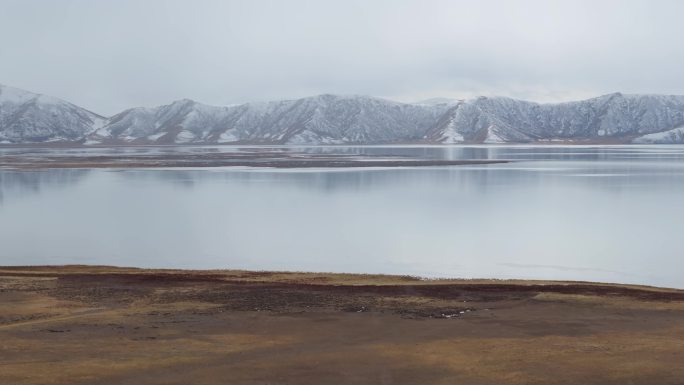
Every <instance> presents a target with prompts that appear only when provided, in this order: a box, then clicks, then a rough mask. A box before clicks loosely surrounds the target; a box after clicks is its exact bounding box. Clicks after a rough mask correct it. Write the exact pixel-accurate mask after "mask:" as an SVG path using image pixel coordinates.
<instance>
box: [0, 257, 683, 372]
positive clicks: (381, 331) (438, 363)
mask: <svg viewBox="0 0 684 385" xmlns="http://www.w3.org/2000/svg"><path fill="white" fill-rule="evenodd" d="M0 344H1V346H2V348H1V349H0V384H12V385H15V384H16V385H19V384H137V385H145V384H217V383H225V384H603V385H605V384H621V385H622V384H661V385H662V384H682V383H683V381H684V380H683V379H684V365H682V362H684V291H678V290H669V289H658V288H650V287H641V286H625V285H606V284H594V283H569V282H540V281H490V280H438V281H429V280H421V279H418V278H414V277H400V276H380V275H351V274H315V273H269V272H248V271H182V270H140V269H128V268H113V267H97V266H66V267H30V268H29V267H4V268H0Z"/></svg>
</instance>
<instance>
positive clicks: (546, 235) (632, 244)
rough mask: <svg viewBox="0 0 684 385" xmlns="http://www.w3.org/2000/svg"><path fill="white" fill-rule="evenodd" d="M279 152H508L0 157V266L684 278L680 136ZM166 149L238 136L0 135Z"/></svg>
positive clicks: (681, 283)
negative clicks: (175, 164)
mask: <svg viewBox="0 0 684 385" xmlns="http://www.w3.org/2000/svg"><path fill="white" fill-rule="evenodd" d="M282 150H283V151H304V152H331V153H344V154H360V155H381V156H395V155H401V156H410V157H419V158H436V159H510V160H513V161H514V162H512V163H508V164H495V165H485V166H452V167H429V168H377V169H306V170H296V169H285V170H283V169H280V170H273V169H248V168H220V169H125V170H101V169H97V170H94V169H53V170H43V171H17V170H8V169H1V168H0V265H17V264H21V265H28V264H71V263H82V264H107V265H126V266H141V267H178V268H239V269H268V270H306V271H344V272H370V273H376V272H381V273H400V274H413V275H422V276H433V277H495V278H538V279H572V280H592V281H610V282H628V283H642V284H651V285H658V286H670V287H679V288H684V252H683V250H684V199H683V198H684V147H681V146H653V147H648V146H612V147H578V146H574V147H561V146H552V147H541V146H460V147H459V146H455V147H323V148H287V149H282ZM169 151H171V152H173V151H192V152H203V151H240V149H239V148H236V147H152V148H117V149H62V150H49V149H0V157H1V156H2V154H8V153H13V154H17V153H21V154H25V155H26V156H41V154H45V153H51V154H54V153H55V152H60V153H65V154H69V155H74V154H84V155H92V154H98V153H112V152H114V153H120V152H124V153H130V154H131V155H132V156H134V155H135V154H145V153H150V152H169ZM0 167H1V159H0Z"/></svg>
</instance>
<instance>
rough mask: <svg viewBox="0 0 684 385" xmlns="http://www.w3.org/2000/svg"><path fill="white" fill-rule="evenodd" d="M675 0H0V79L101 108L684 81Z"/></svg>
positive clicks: (521, 93)
mask: <svg viewBox="0 0 684 385" xmlns="http://www.w3.org/2000/svg"><path fill="white" fill-rule="evenodd" d="M682 20H684V1H677V0H672V1H668V0H662V1H657V0H650V1H629V0H622V1H609V0H605V1H601V0H592V1H582V0H567V1H552V0H539V1H534V0H529V1H514V0H506V1H493V0H492V1H486V0H472V1H456V0H444V1H439V0H434V1H431V0H420V1H418V0H417V1H401V0H387V1H383V0H360V1H355V0H336V1H333V0H330V1H325V0H311V1H305V0H273V1H266V0H263V1H262V0H244V1H229V0H217V1H212V0H204V1H203V0H185V1H174V0H164V1H163V0H158V1H154V0H147V1H145V0H111V1H105V0H99V1H98V0H0V83H1V84H5V85H11V86H15V87H20V88H24V89H28V90H31V91H35V92H39V93H45V94H49V95H53V96H57V97H61V98H63V99H66V100H69V101H71V102H73V103H76V104H78V105H81V106H83V107H86V108H88V109H91V110H93V111H95V112H98V113H101V114H105V115H109V114H113V113H116V112H119V111H120V110H123V109H125V108H128V107H132V106H155V105H160V104H165V103H168V102H170V101H173V100H176V99H181V98H191V99H195V100H198V101H201V102H204V103H208V104H216V105H223V104H232V103H241V102H247V101H261V100H271V99H281V98H297V97H302V96H309V95H314V94H320V93H338V94H366V95H374V96H379V97H385V98H389V99H395V100H400V101H417V100H421V99H426V98H432V97H455V98H468V97H473V96H476V95H481V94H482V95H504V96H511V97H517V98H525V99H530V100H537V101H561V100H573V99H579V98H585V97H591V96H596V95H599V94H604V93H608V92H613V91H622V92H626V93H670V94H684V64H683V63H684V43H682V38H683V37H684V22H682Z"/></svg>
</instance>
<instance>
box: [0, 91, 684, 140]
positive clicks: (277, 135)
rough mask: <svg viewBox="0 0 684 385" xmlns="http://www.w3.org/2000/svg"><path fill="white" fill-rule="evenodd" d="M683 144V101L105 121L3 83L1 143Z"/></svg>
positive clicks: (309, 104) (360, 106)
mask: <svg viewBox="0 0 684 385" xmlns="http://www.w3.org/2000/svg"><path fill="white" fill-rule="evenodd" d="M509 142H512V143H536V142H538V143H549V142H559V143H684V96H673V95H627V94H621V93H613V94H608V95H603V96H599V97H596V98H592V99H587V100H582V101H576V102H565V103H547V104H540V103H534V102H529V101H524V100H517V99H511V98H506V97H478V98H475V99H469V100H448V99H431V100H429V101H425V102H421V103H399V102H394V101H390V100H385V99H380V98H374V97H369V96H339V95H318V96H312V97H307V98H302V99H295V100H281V101H273V102H262V103H245V104H240V105H232V106H210V105H206V104H201V103H198V102H195V101H192V100H188V99H184V100H179V101H175V102H173V103H171V104H168V105H164V106H159V107H153V108H145V107H136V108H131V109H128V110H125V111H122V112H120V113H118V114H116V115H114V116H111V117H105V116H101V115H98V114H96V113H94V112H91V111H88V110H86V109H84V108H81V107H79V106H76V105H74V104H72V103H69V102H66V101H64V100H61V99H57V98H54V97H50V96H45V95H39V94H35V93H31V92H28V91H24V90H21V89H18V88H13V87H8V86H3V85H0V144H5V145H11V144H27V143H74V144H76V143H79V144H85V145H97V144H103V145H107V144H181V143H183V144H187V143H196V144H205V143H214V144H217V143H222V144H231V143H234V144H391V143H430V144H439V143H509Z"/></svg>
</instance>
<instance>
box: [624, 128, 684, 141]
mask: <svg viewBox="0 0 684 385" xmlns="http://www.w3.org/2000/svg"><path fill="white" fill-rule="evenodd" d="M632 143H638V144H679V143H684V126H683V127H677V128H673V129H672V130H668V131H663V132H654V133H652V134H646V135H643V136H640V137H638V138H635V139H634V140H633V141H632Z"/></svg>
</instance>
